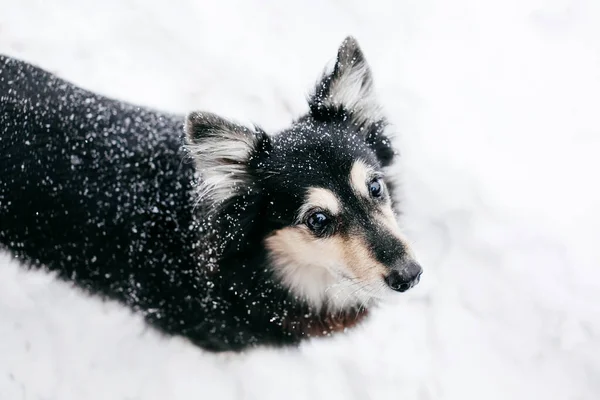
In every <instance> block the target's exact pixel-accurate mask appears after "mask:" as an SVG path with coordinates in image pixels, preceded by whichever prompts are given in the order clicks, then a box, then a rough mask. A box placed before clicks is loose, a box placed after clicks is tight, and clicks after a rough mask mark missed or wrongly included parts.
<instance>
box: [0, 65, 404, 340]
mask: <svg viewBox="0 0 600 400" xmlns="http://www.w3.org/2000/svg"><path fill="white" fill-rule="evenodd" d="M327 79H328V78H326V80H327ZM329 79H330V78H329ZM313 100H314V98H313ZM311 110H312V113H311V114H308V115H306V116H304V117H302V118H300V119H299V120H298V121H296V122H295V123H294V125H293V126H292V128H290V129H289V130H287V131H285V132H282V133H281V134H279V135H276V136H275V137H269V136H267V135H266V134H265V133H264V132H262V131H259V130H254V131H251V130H247V134H252V135H256V137H257V138H258V139H257V142H256V143H257V145H256V148H255V149H253V153H252V154H251V156H250V158H249V160H248V162H247V165H245V166H244V168H246V172H247V174H248V176H249V177H250V179H249V180H248V182H247V187H245V188H244V190H243V191H241V192H239V193H236V195H235V196H233V197H231V198H229V199H227V200H226V201H225V203H224V204H220V205H219V207H218V208H216V209H213V210H212V211H213V212H208V211H207V210H206V208H205V207H204V206H205V205H204V204H202V203H201V204H200V205H199V206H198V207H197V208H195V207H194V205H195V201H196V199H195V193H194V187H195V177H194V172H195V168H194V165H193V163H192V158H191V157H190V155H189V154H188V153H187V152H186V151H185V150H184V148H183V146H182V145H183V131H184V130H183V126H184V117H183V116H178V115H170V114H165V113H162V112H159V111H155V110H150V109H147V108H142V107H136V106H134V105H129V104H124V103H122V102H118V101H115V100H111V99H108V98H105V97H102V96H99V95H96V94H93V93H90V92H88V91H85V90H82V89H80V88H77V87H75V86H73V85H72V84H70V83H67V82H65V81H63V80H61V79H59V78H57V77H55V76H53V75H51V74H49V73H47V72H45V71H43V70H41V69H38V68H36V67H34V66H31V65H29V64H27V63H24V62H21V61H18V60H15V59H11V58H8V57H0V171H1V175H0V245H1V246H2V247H4V248H5V249H8V250H9V251H10V252H11V253H12V254H13V255H14V256H15V257H16V258H18V259H20V260H22V261H23V262H25V263H27V264H29V265H32V266H35V267H42V266H43V267H45V268H47V269H48V270H50V271H55V272H56V273H57V274H58V275H59V276H60V277H61V278H62V279H65V280H69V281H72V282H74V283H76V284H77V285H78V286H80V287H82V288H84V289H86V290H88V291H89V292H91V293H94V294H98V295H102V296H105V297H108V298H111V299H114V300H117V301H119V302H121V303H123V304H126V305H127V306H129V307H130V308H132V309H133V310H136V311H138V312H140V313H142V314H143V315H144V316H145V318H146V320H147V321H148V322H149V323H150V324H151V325H152V326H154V327H156V328H157V329H159V330H160V331H162V332H164V333H167V334H174V335H183V336H185V337H187V338H189V339H190V340H191V341H193V342H194V343H196V344H197V345H199V346H202V347H204V348H206V349H209V350H215V351H222V350H240V349H243V348H245V347H248V346H253V345H258V344H266V345H269V344H270V345H282V344H292V343H297V342H298V341H299V340H300V339H301V338H303V337H305V336H308V335H310V332H313V331H315V330H322V329H321V327H322V326H323V327H325V325H326V324H327V323H326V322H325V321H328V318H331V316H330V315H325V314H323V312H324V311H323V312H316V311H314V310H312V309H311V307H310V306H309V305H308V304H307V303H306V302H305V301H303V300H302V299H299V298H297V297H295V296H293V295H291V294H290V292H289V291H288V290H287V289H286V288H284V287H283V286H282V285H281V284H280V283H279V282H278V280H277V279H275V277H274V276H273V272H272V269H271V268H270V264H269V259H268V256H267V254H266V250H265V249H264V245H263V241H264V239H265V237H267V236H268V235H269V234H270V233H271V232H273V231H274V230H276V229H279V228H281V227H284V226H286V225H290V224H293V223H294V216H295V214H296V211H297V209H298V207H299V206H300V205H301V203H302V200H303V196H304V193H305V190H306V187H307V185H309V186H322V187H327V188H331V189H332V190H334V191H335V192H336V193H340V195H342V196H344V194H347V196H348V198H351V197H352V194H351V193H346V192H348V190H349V188H348V185H347V181H346V180H347V176H348V174H349V169H350V168H351V166H352V162H353V161H354V160H356V159H357V158H360V159H363V160H365V162H367V163H369V164H371V165H373V166H375V167H378V168H379V167H384V166H388V165H389V164H390V163H391V161H392V158H393V155H394V152H393V149H392V147H391V144H390V142H389V140H388V138H387V137H385V136H384V134H383V127H384V125H385V121H383V120H377V121H373V122H372V123H368V124H366V125H364V124H363V125H361V126H358V125H356V124H354V123H353V122H352V118H349V117H351V116H352V111H348V110H344V109H343V108H338V109H328V108H322V107H317V106H312V107H311ZM224 128H228V127H227V126H225V127H224ZM229 128H231V127H229ZM191 129H192V132H193V135H194V137H196V138H202V137H204V136H206V135H210V132H211V131H210V127H208V126H204V127H203V126H201V125H195V126H193V127H192V128H191ZM290 170H291V171H293V174H292V175H290V174H288V173H282V172H286V171H290ZM290 176H293V177H294V179H290ZM352 204H354V205H352ZM352 204H350V205H348V207H356V210H355V211H356V213H355V214H356V218H359V219H360V218H362V217H361V215H364V213H361V211H360V210H361V209H360V207H363V206H361V205H360V204H358V203H352ZM365 223H367V222H365ZM347 228H348V229H350V225H348V227H347ZM382 254H383V253H382ZM384 256H385V255H383V256H382V257H384ZM357 315H358V310H356V309H353V308H350V309H349V310H347V312H346V314H345V316H344V317H348V316H350V317H353V316H354V317H355V316H357ZM325 328H327V327H325ZM325 328H323V329H325Z"/></svg>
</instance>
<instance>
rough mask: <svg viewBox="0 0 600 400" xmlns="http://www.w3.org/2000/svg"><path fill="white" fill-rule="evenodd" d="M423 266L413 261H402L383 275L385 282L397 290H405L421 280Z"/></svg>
mask: <svg viewBox="0 0 600 400" xmlns="http://www.w3.org/2000/svg"><path fill="white" fill-rule="evenodd" d="M422 273H423V268H421V266H420V265H419V264H417V263H416V262H414V261H409V262H408V263H404V264H402V265H400V266H399V267H397V268H394V269H392V270H391V271H390V273H389V274H388V275H387V276H386V277H385V283H387V284H388V286H389V287H390V288H391V289H393V290H395V291H397V292H406V291H407V290H408V289H410V288H412V287H413V286H415V285H416V284H417V283H419V281H420V280H421V274H422Z"/></svg>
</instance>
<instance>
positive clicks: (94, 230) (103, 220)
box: [0, 56, 193, 301]
mask: <svg viewBox="0 0 600 400" xmlns="http://www.w3.org/2000/svg"><path fill="white" fill-rule="evenodd" d="M182 125H183V118H182V117H178V116H171V115H165V114H160V113H157V112H154V111H151V110H147V109H142V108H139V107H135V106H131V105H127V104H123V103H121V102H117V101H113V100H110V99H107V98H104V97H101V96H98V95H94V94H92V93H89V92H86V91H84V90H81V89H79V88H77V87H75V86H74V85H71V84H69V83H67V82H65V81H63V80H61V79H59V78H56V77H55V76H53V75H52V74H50V73H47V72H45V71H43V70H41V69H38V68H36V67H33V66H31V65H29V64H27V63H24V62H21V61H18V60H14V59H11V58H8V57H3V56H0V171H1V173H0V247H5V248H8V249H9V250H10V251H11V252H12V253H13V254H15V255H16V256H18V257H20V258H22V259H23V260H24V261H25V262H27V263H30V264H33V265H40V264H41V265H45V266H47V267H48V268H49V269H51V270H54V271H57V272H58V273H59V274H60V275H62V276H63V277H65V278H73V277H74V276H76V278H77V281H78V282H79V283H83V285H84V286H87V287H88V288H90V289H91V288H93V289H94V290H98V288H105V289H108V288H110V290H104V289H103V290H101V291H102V292H104V293H107V292H110V293H115V294H116V297H121V299H120V300H123V301H127V297H128V296H136V297H140V296H145V295H147V297H148V298H149V299H150V298H151V297H152V296H151V295H150V294H147V293H145V291H146V290H148V291H149V290H152V291H160V290H163V291H171V290H173V288H172V286H167V285H166V284H165V283H164V282H168V276H165V274H166V272H163V271H165V270H167V269H168V268H165V267H168V266H169V265H171V264H172V265H178V266H180V267H185V266H186V265H189V266H191V265H192V251H190V249H189V248H188V247H189V246H191V245H192V241H191V240H189V238H188V237H187V236H188V235H189V234H188V233H187V232H190V229H188V226H189V224H190V223H191V220H192V218H191V206H190V204H191V201H190V191H191V180H192V174H193V167H192V165H191V163H190V162H188V161H187V160H185V156H184V154H183V150H182V149H181V138H180V136H181V134H180V133H181V132H182ZM175 232H178V233H177V234H175ZM95 265H101V266H102V270H103V272H102V273H100V272H99V271H100V268H95ZM133 268H146V269H147V271H145V273H144V274H138V275H137V277H138V278H139V277H140V276H143V277H146V279H148V280H149V281H150V282H139V280H136V281H135V282H134V281H133V279H131V276H132V272H133V271H132V269H133ZM106 271H109V272H106ZM147 283H150V284H147ZM86 284H87V285H86ZM171 284H172V283H171ZM163 294H164V293H163ZM149 301H150V300H149Z"/></svg>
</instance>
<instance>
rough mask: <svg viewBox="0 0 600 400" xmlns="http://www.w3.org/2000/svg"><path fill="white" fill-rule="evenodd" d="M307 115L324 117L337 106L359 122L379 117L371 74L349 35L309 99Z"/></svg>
mask: <svg viewBox="0 0 600 400" xmlns="http://www.w3.org/2000/svg"><path fill="white" fill-rule="evenodd" d="M309 105H310V109H311V114H312V115H313V117H315V118H317V119H326V118H327V117H328V116H329V115H331V114H332V113H336V112H338V111H339V110H340V109H342V110H344V111H346V112H349V113H350V114H351V115H352V116H353V117H354V118H355V119H356V120H357V122H359V123H364V122H376V121H379V120H381V119H382V118H383V116H382V113H381V110H380V109H379V104H378V102H377V100H376V98H375V92H374V88H373V77H372V75H371V69H370V68H369V65H368V64H367V61H366V59H365V56H364V54H363V52H362V50H361V49H360V46H359V45H358V42H357V41H356V39H355V38H353V37H352V36H348V37H347V38H346V39H345V40H344V42H343V43H342V45H341V46H340V48H339V50H338V54H337V59H336V63H335V66H334V68H333V71H332V72H330V73H326V74H325V75H324V76H323V78H322V79H321V81H320V82H319V83H318V84H317V88H316V90H315V93H314V95H313V96H312V97H311V98H310V99H309Z"/></svg>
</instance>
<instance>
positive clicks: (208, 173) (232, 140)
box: [185, 112, 270, 203]
mask: <svg viewBox="0 0 600 400" xmlns="http://www.w3.org/2000/svg"><path fill="white" fill-rule="evenodd" d="M185 133H186V142H187V148H188V150H189V151H190V153H191V155H192V157H193V158H194V161H195V162H196V169H197V171H198V172H199V173H200V175H201V176H202V181H201V183H200V188H199V193H200V198H201V199H203V200H204V199H206V200H208V201H210V202H212V203H222V202H224V201H225V200H227V199H229V198H231V197H233V196H235V195H237V194H238V193H239V192H240V190H241V189H242V188H244V187H246V186H247V185H248V183H249V182H250V180H251V177H250V169H249V165H248V161H249V160H250V159H251V157H252V156H253V155H255V153H256V152H257V151H259V150H260V149H263V148H265V145H268V144H269V143H270V142H269V137H268V136H267V134H266V133H264V132H263V131H261V130H259V129H258V128H255V129H249V128H246V127H245V126H241V125H237V124H235V123H233V122H230V121H227V120H225V119H223V118H221V117H219V116H217V115H215V114H212V113H204V112H202V113H200V112H193V113H190V114H189V115H188V117H187V120H186V123H185Z"/></svg>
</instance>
